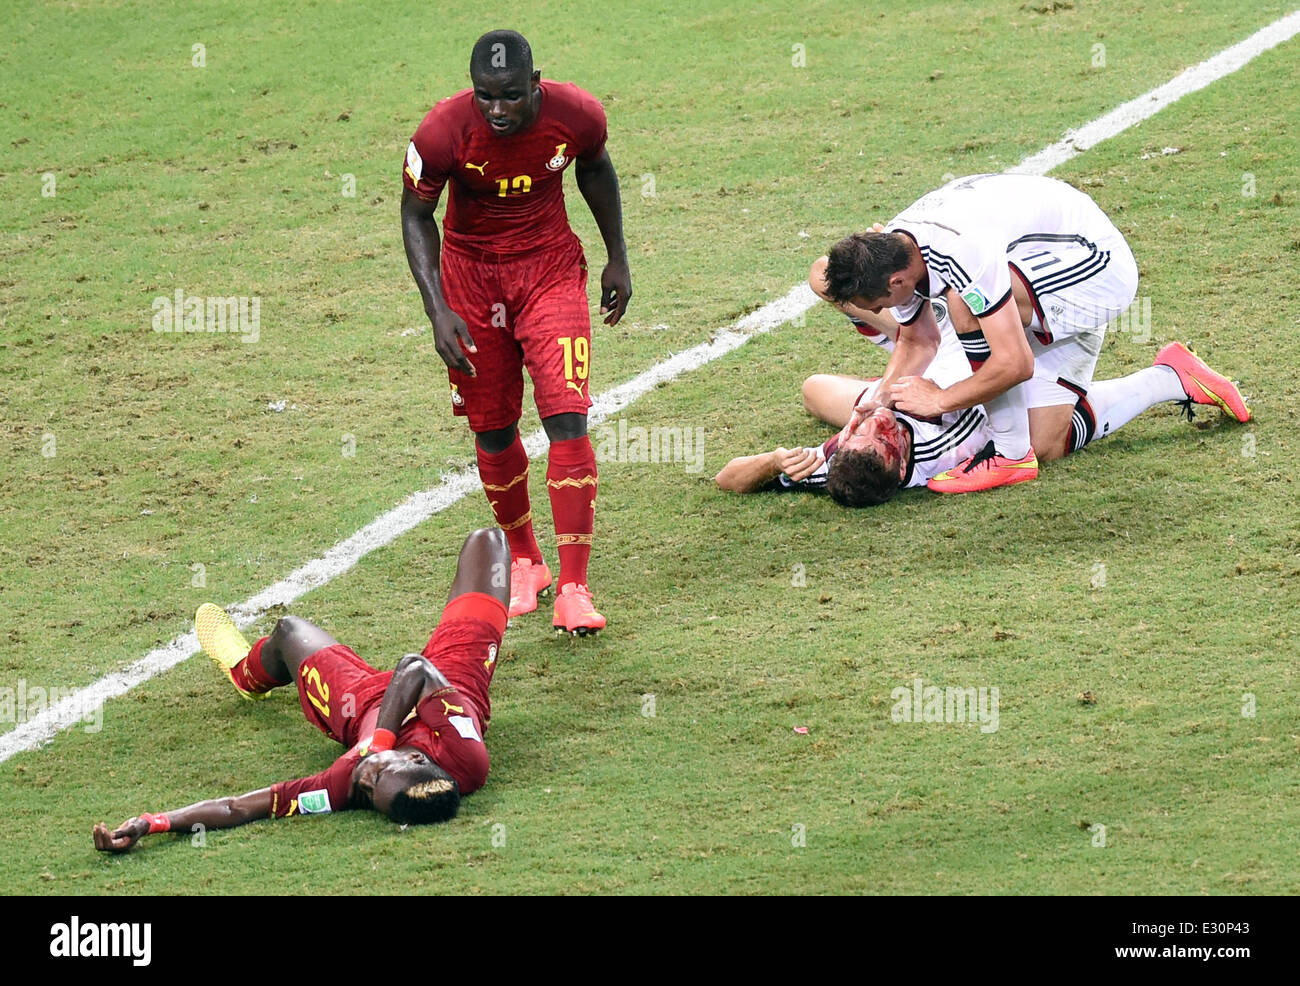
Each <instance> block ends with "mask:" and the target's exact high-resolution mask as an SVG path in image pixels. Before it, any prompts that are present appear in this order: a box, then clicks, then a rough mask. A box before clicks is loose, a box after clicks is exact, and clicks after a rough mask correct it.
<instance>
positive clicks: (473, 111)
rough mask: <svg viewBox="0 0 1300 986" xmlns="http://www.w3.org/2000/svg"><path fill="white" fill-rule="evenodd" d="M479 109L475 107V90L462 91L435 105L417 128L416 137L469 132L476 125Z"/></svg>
mask: <svg viewBox="0 0 1300 986" xmlns="http://www.w3.org/2000/svg"><path fill="white" fill-rule="evenodd" d="M477 114H478V109H477V108H476V107H475V106H474V90H473V89H462V90H461V91H460V92H457V93H452V95H450V96H447V97H445V98H443V99H440V100H438V101H437V102H436V103H434V104H433V107H432V108H431V109H430V110H429V112H428V113H426V114H424V119H423V120H421V121H420V125H419V127H417V128H416V131H415V132H416V135H417V136H420V135H427V134H433V133H441V134H447V133H459V132H462V131H468V130H469V129H470V128H471V127H472V126H473V125H474V123H475V121H476V119H477V118H478V117H477Z"/></svg>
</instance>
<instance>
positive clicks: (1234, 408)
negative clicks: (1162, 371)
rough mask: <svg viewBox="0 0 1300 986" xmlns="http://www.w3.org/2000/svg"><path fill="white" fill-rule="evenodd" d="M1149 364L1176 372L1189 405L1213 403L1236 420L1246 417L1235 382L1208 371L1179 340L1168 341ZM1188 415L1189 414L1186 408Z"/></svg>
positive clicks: (1242, 401)
mask: <svg viewBox="0 0 1300 986" xmlns="http://www.w3.org/2000/svg"><path fill="white" fill-rule="evenodd" d="M1152 365H1153V366H1167V367H1169V368H1170V369H1171V370H1173V371H1174V372H1175V373H1177V374H1178V381H1179V382H1180V383H1181V384H1182V385H1183V391H1184V393H1186V394H1187V398H1188V400H1190V401H1191V402H1192V403H1193V404H1214V405H1216V406H1217V407H1219V408H1220V410H1222V411H1223V412H1224V413H1225V414H1231V415H1232V416H1233V417H1234V418H1236V419H1237V420H1238V421H1242V422H1245V421H1249V420H1250V408H1248V407H1247V406H1246V401H1245V399H1244V398H1243V397H1242V396H1241V391H1240V390H1238V389H1237V387H1236V385H1235V384H1233V382H1232V381H1231V380H1229V379H1228V378H1227V377H1225V376H1223V374H1221V373H1215V372H1214V371H1213V370H1211V369H1210V368H1209V366H1207V365H1206V363H1205V360H1203V359H1201V358H1200V357H1199V356H1197V355H1196V353H1195V352H1193V351H1192V350H1191V349H1189V348H1187V347H1186V346H1184V345H1183V344H1182V343H1181V342H1171V343H1170V344H1169V345H1167V346H1165V347H1164V349H1162V350H1160V352H1158V353H1156V358H1155V362H1154V363H1153V364H1152ZM1188 415H1189V416H1190V415H1191V412H1190V411H1188Z"/></svg>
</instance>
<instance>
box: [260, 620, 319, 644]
mask: <svg viewBox="0 0 1300 986" xmlns="http://www.w3.org/2000/svg"><path fill="white" fill-rule="evenodd" d="M309 626H311V624H310V623H308V622H307V621H306V620H304V619H303V618H302V617H301V616H294V615H293V614H289V615H288V616H282V617H280V618H279V619H278V620H276V621H275V627H274V628H273V629H272V630H271V635H270V639H271V640H273V641H276V642H279V641H282V640H292V639H293V637H294V636H295V635H299V634H301V633H302V632H303V630H305V629H306V628H307V627H309Z"/></svg>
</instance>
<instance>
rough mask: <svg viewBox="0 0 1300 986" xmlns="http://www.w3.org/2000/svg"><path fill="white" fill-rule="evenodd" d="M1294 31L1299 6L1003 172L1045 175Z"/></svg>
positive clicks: (1298, 22)
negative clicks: (1244, 38) (1242, 39)
mask: <svg viewBox="0 0 1300 986" xmlns="http://www.w3.org/2000/svg"><path fill="white" fill-rule="evenodd" d="M1296 34H1300V10H1296V11H1293V12H1291V13H1290V14H1287V15H1286V16H1285V17H1283V18H1281V19H1280V20H1276V21H1274V22H1273V23H1272V24H1269V25H1268V26H1267V27H1262V28H1260V29H1259V30H1258V31H1256V32H1255V33H1254V34H1252V35H1251V36H1250V37H1248V38H1247V39H1246V40H1245V41H1239V42H1238V43H1237V44H1235V45H1233V46H1232V47H1231V48H1225V49H1224V50H1223V51H1221V52H1219V53H1218V54H1217V55H1214V56H1212V57H1210V58H1207V59H1206V60H1205V61H1203V62H1201V63H1200V64H1199V65H1193V66H1192V67H1191V68H1189V69H1187V70H1186V71H1184V72H1182V73H1180V74H1179V75H1176V76H1174V77H1173V78H1172V79H1170V80H1169V81H1168V82H1166V83H1165V84H1164V85H1162V86H1157V87H1156V88H1155V89H1152V90H1151V91H1150V92H1148V93H1144V94H1142V95H1141V96H1139V97H1138V98H1137V99H1130V100H1129V101H1128V102H1127V103H1123V104H1121V105H1120V106H1117V107H1115V109H1113V110H1111V111H1110V112H1109V113H1107V114H1106V115H1105V116H1100V117H1098V118H1097V119H1095V120H1093V121H1092V122H1091V123H1089V124H1087V125H1085V126H1082V127H1080V128H1079V129H1078V130H1067V131H1066V132H1065V136H1064V137H1062V138H1061V139H1060V140H1058V141H1057V142H1056V143H1055V144H1052V145H1051V146H1050V147H1045V148H1043V149H1042V150H1041V151H1039V152H1038V153H1037V154H1034V155H1032V156H1030V157H1027V158H1025V159H1024V160H1023V161H1021V162H1020V163H1019V164H1017V165H1016V166H1015V167H1013V168H1008V169H1007V170H1008V172H1010V173H1011V174H1017V175H1045V174H1047V173H1048V172H1049V171H1051V170H1053V169H1054V168H1057V167H1059V166H1061V165H1062V164H1064V163H1065V162H1066V161H1068V160H1070V158H1072V157H1077V156H1078V155H1080V154H1082V153H1083V152H1084V151H1086V150H1088V149H1089V148H1091V147H1095V146H1097V145H1098V144H1100V143H1101V142H1102V141H1103V140H1108V139H1110V138H1111V137H1114V136H1115V135H1116V134H1119V133H1122V132H1123V131H1125V130H1127V129H1128V128H1129V127H1131V126H1133V125H1134V124H1135V123H1141V122H1142V121H1143V120H1145V119H1146V118H1147V117H1149V116H1155V115H1156V114H1157V113H1159V112H1160V111H1161V110H1162V109H1164V108H1165V107H1166V106H1168V105H1169V104H1170V103H1174V102H1177V101H1178V100H1180V99H1182V98H1183V97H1184V96H1186V95H1188V94H1189V93H1193V92H1196V91H1198V90H1200V89H1204V88H1205V87H1206V86H1208V85H1209V84H1210V83H1211V82H1217V81H1218V80H1219V79H1222V78H1223V77H1224V76H1225V75H1231V74H1232V73H1233V72H1235V71H1237V69H1239V68H1241V67H1242V66H1243V65H1245V64H1246V63H1247V62H1249V61H1250V60H1251V59H1253V58H1254V57H1255V56H1256V55H1262V54H1263V53H1264V52H1266V51H1268V50H1269V49H1270V48H1276V47H1277V46H1278V45H1280V44H1282V42H1284V41H1290V40H1291V39H1292V38H1293V37H1295V36H1296Z"/></svg>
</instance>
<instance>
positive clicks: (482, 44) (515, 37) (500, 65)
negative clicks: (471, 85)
mask: <svg viewBox="0 0 1300 986" xmlns="http://www.w3.org/2000/svg"><path fill="white" fill-rule="evenodd" d="M519 73H523V74H524V75H532V74H533V49H532V48H531V47H529V44H528V40H527V39H526V38H525V37H524V36H523V35H522V34H520V33H519V32H518V31H489V32H488V33H487V34H485V35H483V37H481V38H479V39H478V40H477V41H476V42H474V51H473V52H472V53H471V54H470V56H469V74H470V75H471V76H472V77H473V78H475V79H481V78H485V77H489V76H499V75H518V74H519Z"/></svg>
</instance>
